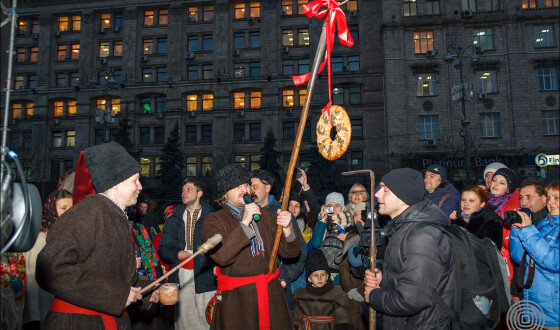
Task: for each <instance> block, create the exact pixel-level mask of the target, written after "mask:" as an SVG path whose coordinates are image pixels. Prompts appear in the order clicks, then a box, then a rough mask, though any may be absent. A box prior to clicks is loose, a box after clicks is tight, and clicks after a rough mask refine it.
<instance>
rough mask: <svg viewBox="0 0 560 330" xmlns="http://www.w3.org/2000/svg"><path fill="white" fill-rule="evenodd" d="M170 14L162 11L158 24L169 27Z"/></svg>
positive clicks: (165, 10) (164, 10) (160, 11)
mask: <svg viewBox="0 0 560 330" xmlns="http://www.w3.org/2000/svg"><path fill="white" fill-rule="evenodd" d="M168 13H169V11H168V10H167V9H160V10H159V15H158V23H159V25H167V23H168Z"/></svg>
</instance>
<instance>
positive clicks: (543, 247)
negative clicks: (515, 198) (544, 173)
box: [510, 181, 560, 329]
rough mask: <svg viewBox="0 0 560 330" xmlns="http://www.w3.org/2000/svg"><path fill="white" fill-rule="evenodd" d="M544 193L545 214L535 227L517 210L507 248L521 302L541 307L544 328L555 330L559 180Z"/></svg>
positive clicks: (557, 318) (526, 216) (551, 184)
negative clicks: (516, 270) (516, 266)
mask: <svg viewBox="0 0 560 330" xmlns="http://www.w3.org/2000/svg"><path fill="white" fill-rule="evenodd" d="M545 193H546V200H547V208H548V212H549V213H548V215H547V216H546V217H545V218H544V219H542V220H541V221H540V222H539V223H538V224H537V225H535V224H534V221H532V220H531V218H530V216H529V214H527V212H522V211H517V214H518V216H519V217H518V219H516V222H514V223H513V224H512V227H513V228H512V230H511V236H510V247H511V256H512V258H513V260H514V261H515V262H518V263H519V264H520V274H519V275H518V277H517V278H518V282H519V283H518V285H519V286H520V287H521V288H523V296H524V299H526V300H530V301H533V302H535V303H537V304H538V305H539V306H540V308H541V309H542V311H543V313H544V318H543V321H544V325H545V328H546V329H558V327H559V325H560V324H559V322H560V319H559V317H558V306H559V305H560V299H559V292H558V291H559V287H560V283H559V279H560V276H559V275H560V274H559V273H560V267H559V263H558V258H559V240H558V238H559V228H560V221H559V214H560V210H559V209H560V197H559V193H560V181H554V182H552V183H550V184H549V185H547V186H546V187H545Z"/></svg>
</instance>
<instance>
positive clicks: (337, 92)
mask: <svg viewBox="0 0 560 330" xmlns="http://www.w3.org/2000/svg"><path fill="white" fill-rule="evenodd" d="M332 104H334V105H343V104H344V88H341V87H336V88H333V89H332Z"/></svg>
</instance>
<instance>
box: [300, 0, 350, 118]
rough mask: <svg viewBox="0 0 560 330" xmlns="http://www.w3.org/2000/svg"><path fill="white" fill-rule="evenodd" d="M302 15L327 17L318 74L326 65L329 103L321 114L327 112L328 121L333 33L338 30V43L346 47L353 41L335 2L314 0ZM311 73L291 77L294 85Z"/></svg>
mask: <svg viewBox="0 0 560 330" xmlns="http://www.w3.org/2000/svg"><path fill="white" fill-rule="evenodd" d="M322 7H327V8H326V9H323V10H320V9H321V8H322ZM303 13H304V14H305V15H307V17H309V18H311V17H317V18H319V19H321V18H323V17H324V16H325V15H326V16H327V20H326V22H325V29H326V36H327V40H326V41H327V47H326V50H325V59H324V60H323V63H321V65H320V66H319V73H320V72H321V71H323V69H324V67H325V64H328V85H329V103H328V104H327V105H326V106H325V107H324V108H323V110H322V111H321V112H325V111H327V114H328V116H329V121H330V118H331V114H330V107H331V105H332V95H331V94H332V90H331V52H332V49H333V45H334V33H335V29H337V30H338V40H339V41H340V43H341V44H342V45H344V46H347V47H352V45H353V44H354V40H352V35H351V34H350V31H349V30H348V25H347V24H346V16H345V15H344V12H343V11H342V9H340V6H339V4H338V2H337V1H335V0H315V1H312V2H310V3H308V4H307V5H305V6H304V7H303ZM310 77H311V73H307V74H304V75H300V76H294V77H292V79H293V81H294V84H295V85H296V86H299V85H301V84H304V83H306V82H307V81H309V78H310Z"/></svg>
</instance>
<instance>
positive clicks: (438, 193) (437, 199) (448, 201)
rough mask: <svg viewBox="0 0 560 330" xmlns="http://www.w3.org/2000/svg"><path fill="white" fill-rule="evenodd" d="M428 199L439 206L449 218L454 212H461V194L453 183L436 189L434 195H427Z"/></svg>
mask: <svg viewBox="0 0 560 330" xmlns="http://www.w3.org/2000/svg"><path fill="white" fill-rule="evenodd" d="M426 197H428V198H429V199H430V200H431V201H432V202H434V204H436V206H439V208H440V209H441V210H442V211H443V213H445V215H446V216H448V217H449V215H450V214H451V213H453V211H457V212H461V194H460V193H459V191H458V190H457V189H456V188H455V186H453V185H452V184H451V183H450V184H448V185H446V186H445V187H441V188H436V190H435V191H434V192H433V193H426Z"/></svg>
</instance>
